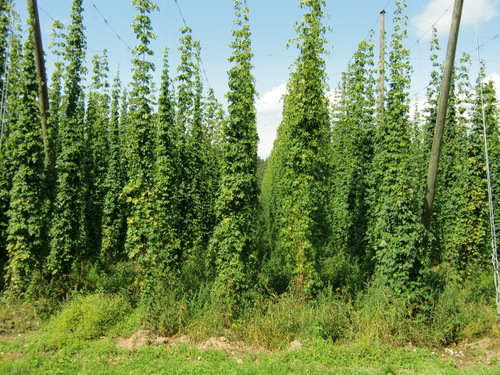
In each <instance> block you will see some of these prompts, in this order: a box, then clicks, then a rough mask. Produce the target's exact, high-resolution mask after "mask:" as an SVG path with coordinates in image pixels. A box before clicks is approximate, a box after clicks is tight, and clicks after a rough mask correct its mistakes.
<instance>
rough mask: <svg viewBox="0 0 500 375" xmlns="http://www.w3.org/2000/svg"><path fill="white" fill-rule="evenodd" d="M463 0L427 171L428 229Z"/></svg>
mask: <svg viewBox="0 0 500 375" xmlns="http://www.w3.org/2000/svg"><path fill="white" fill-rule="evenodd" d="M462 8H463V0H455V5H454V7H453V18H452V20H451V28H450V37H449V40H448V50H447V52H446V61H445V65H444V71H443V80H442V82H441V91H440V93H439V101H438V108H437V118H436V126H435V128H434V139H433V142H432V149H431V155H430V160H429V169H428V171H427V190H426V194H425V200H424V206H423V215H422V222H423V224H424V226H425V228H426V229H427V230H429V229H430V227H431V220H432V210H433V207H434V196H435V193H436V179H437V172H438V168H439V157H440V155H441V146H442V144H443V132H444V123H445V120H446V111H447V107H448V98H449V95H450V86H451V78H452V75H453V68H454V64H455V54H456V50H457V41H458V32H459V29H460V19H461V18H462Z"/></svg>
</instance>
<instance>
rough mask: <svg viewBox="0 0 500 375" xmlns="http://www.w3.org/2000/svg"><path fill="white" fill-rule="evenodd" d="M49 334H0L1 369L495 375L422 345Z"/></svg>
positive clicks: (494, 369)
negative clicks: (128, 342)
mask: <svg viewBox="0 0 500 375" xmlns="http://www.w3.org/2000/svg"><path fill="white" fill-rule="evenodd" d="M51 340H52V339H51V338H50V334H48V333H44V334H41V335H39V336H36V337H30V336H18V337H15V338H9V339H0V353H2V354H1V355H0V374H273V375H280V374H399V373H404V374H462V373H471V374H495V373H497V374H498V373H500V367H499V366H498V365H497V364H493V365H482V366H469V367H468V369H460V368H457V361H456V359H454V358H451V359H450V358H442V357H441V356H440V355H438V354H435V353H433V352H431V350H430V349H426V348H395V347H391V346H385V345H376V346H374V345H368V344H341V345H334V344H329V343H326V342H323V341H317V342H314V343H309V344H305V345H304V346H303V347H302V348H299V349H292V350H290V349H286V350H280V351H277V352H274V353H269V352H264V351H261V352H258V353H257V352H256V353H254V354H252V353H243V352H241V353H227V352H225V351H217V350H214V349H205V350H200V349H197V348H195V347H190V346H186V345H174V346H165V345H158V346H143V347H142V348H140V349H138V350H128V349H122V348H119V347H118V346H117V345H116V344H115V343H114V342H113V341H112V340H111V339H108V338H105V339H100V340H84V339H80V338H78V337H75V336H72V337H66V340H65V341H64V342H62V343H61V344H60V345H59V346H57V348H56V347H54V346H53V343H52V342H51Z"/></svg>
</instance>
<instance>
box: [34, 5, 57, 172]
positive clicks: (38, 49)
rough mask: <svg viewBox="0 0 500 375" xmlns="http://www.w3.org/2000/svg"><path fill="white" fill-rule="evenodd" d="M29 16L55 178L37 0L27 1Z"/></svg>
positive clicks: (46, 145) (44, 133)
mask: <svg viewBox="0 0 500 375" xmlns="http://www.w3.org/2000/svg"><path fill="white" fill-rule="evenodd" d="M27 2H28V14H29V16H30V20H31V21H30V24H31V34H32V37H33V45H34V49H35V56H34V58H35V67H36V74H37V78H38V94H39V95H38V96H39V105H40V114H41V116H40V118H41V120H40V121H41V126H42V139H43V146H44V150H45V157H46V162H47V165H48V169H49V171H50V173H51V175H52V177H55V173H56V172H55V171H56V168H55V155H54V152H53V150H52V147H51V145H50V141H49V126H50V124H49V121H48V119H49V114H50V113H49V109H50V108H49V91H48V85H47V73H46V71H45V59H44V53H43V44H42V33H41V31H40V17H39V15H38V4H37V0H27Z"/></svg>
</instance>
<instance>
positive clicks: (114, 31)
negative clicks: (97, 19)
mask: <svg viewBox="0 0 500 375" xmlns="http://www.w3.org/2000/svg"><path fill="white" fill-rule="evenodd" d="M89 1H90V3H91V4H92V6H93V7H94V9H95V10H96V11H97V13H98V14H99V15H100V16H101V18H102V19H103V20H104V23H105V24H106V26H108V27H109V29H110V30H111V31H112V32H113V33H114V34H115V36H116V38H117V39H118V40H119V41H120V42H122V43H123V45H124V46H125V47H127V49H128V50H129V51H132V48H131V47H130V46H129V45H128V44H127V42H125V40H124V39H123V38H122V37H121V36H120V34H118V32H117V31H116V30H115V29H114V27H113V26H111V24H110V23H109V21H108V20H107V19H106V17H104V15H103V14H102V13H101V11H100V10H99V8H98V7H97V5H95V3H94V1H93V0H89Z"/></svg>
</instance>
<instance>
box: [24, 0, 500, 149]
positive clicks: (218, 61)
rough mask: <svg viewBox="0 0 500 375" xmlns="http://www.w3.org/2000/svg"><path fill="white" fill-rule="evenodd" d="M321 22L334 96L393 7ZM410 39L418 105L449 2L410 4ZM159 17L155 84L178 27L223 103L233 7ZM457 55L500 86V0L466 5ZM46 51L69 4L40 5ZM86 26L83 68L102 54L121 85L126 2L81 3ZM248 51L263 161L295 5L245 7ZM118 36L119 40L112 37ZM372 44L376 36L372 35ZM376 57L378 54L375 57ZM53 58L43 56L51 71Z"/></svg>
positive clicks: (217, 3) (184, 0)
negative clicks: (188, 35) (189, 34)
mask: <svg viewBox="0 0 500 375" xmlns="http://www.w3.org/2000/svg"><path fill="white" fill-rule="evenodd" d="M326 2H327V6H326V9H325V11H326V13H327V14H329V16H330V17H329V18H328V19H327V20H326V23H327V25H328V26H330V27H331V29H332V31H331V32H329V33H328V34H327V37H328V39H329V41H330V44H329V46H328V48H329V49H330V51H331V53H330V54H329V55H328V56H327V57H326V62H327V74H328V77H329V82H330V86H331V88H332V89H335V88H336V87H337V86H338V82H339V81H340V77H341V73H342V71H344V70H345V69H346V67H347V65H348V62H349V60H350V58H351V56H352V54H353V53H354V51H355V50H356V48H357V45H358V43H359V42H360V41H362V40H363V39H365V38H366V37H367V36H368V33H369V31H370V29H372V28H373V29H374V30H375V31H376V33H378V28H379V24H378V22H379V13H380V11H381V10H383V9H385V10H386V12H387V13H386V27H387V33H388V34H390V33H391V32H392V18H393V11H394V8H395V4H394V0H351V1H344V0H337V1H333V0H327V1H326ZM407 2H408V8H407V12H406V13H407V15H408V17H409V29H408V30H409V36H408V39H407V43H406V44H407V47H409V48H410V50H411V59H412V60H411V61H412V64H413V67H414V70H415V71H414V74H413V79H412V97H414V98H415V99H416V100H419V99H420V98H422V97H423V96H424V95H425V87H426V85H427V83H428V81H429V70H430V68H429V55H430V53H429V43H428V40H429V37H430V30H431V28H432V25H436V26H438V27H439V28H440V34H439V36H440V38H441V46H442V50H443V56H442V57H444V51H445V50H446V43H447V31H448V29H449V19H450V18H451V11H452V9H453V0H408V1H407ZM156 3H157V4H158V5H159V7H160V11H159V12H157V13H155V14H153V15H152V24H153V28H154V31H155V33H156V35H157V40H156V41H154V42H153V43H152V48H153V50H155V51H156V56H155V57H154V61H155V63H156V64H157V72H156V74H155V76H156V80H157V81H158V82H159V78H158V77H159V75H160V71H161V60H162V52H163V49H164V47H165V46H168V47H169V48H170V51H171V52H170V55H171V56H170V65H171V75H173V76H174V75H175V67H176V66H177V61H178V57H179V56H178V55H179V54H178V51H177V48H178V45H179V44H178V38H179V31H178V30H179V28H180V27H182V26H183V25H184V20H185V22H186V23H187V25H188V26H189V27H191V28H192V30H193V37H194V38H195V39H199V40H200V42H201V47H202V60H203V66H204V71H205V73H206V81H205V85H206V86H210V87H212V88H213V89H214V90H215V93H216V95H217V96H218V97H219V99H220V100H221V101H223V100H224V94H225V92H226V90H227V74H226V72H227V70H228V69H229V67H230V65H229V63H228V62H227V58H228V57H229V55H230V53H231V51H230V49H229V47H228V45H229V43H230V41H231V29H232V28H233V23H232V22H233V7H232V1H231V0H177V1H175V0H157V1H156ZM465 3H466V5H465V9H464V13H463V18H462V27H461V31H460V37H459V46H458V53H459V54H461V53H462V52H468V53H470V54H471V55H472V58H473V60H474V68H473V70H472V71H471V77H472V78H473V79H474V80H475V74H476V72H477V70H476V69H477V68H476V67H477V60H478V53H477V46H478V45H479V46H481V48H480V49H479V51H480V56H481V58H482V59H484V60H486V62H487V65H488V75H492V76H493V77H496V78H497V79H499V82H500V76H499V74H500V22H499V20H500V0H465ZM38 5H39V8H40V11H39V13H40V18H41V23H42V30H43V34H44V35H43V38H44V44H45V46H48V44H49V41H50V38H49V34H50V25H51V24H52V22H53V19H58V20H60V21H62V22H63V23H64V24H68V23H69V13H70V7H71V0H38ZM83 5H84V8H85V13H84V19H85V21H84V22H85V25H86V35H87V44H88V55H87V57H88V61H90V60H91V58H92V56H93V55H94V54H96V53H100V51H102V50H103V49H107V50H108V56H109V59H110V68H111V74H112V75H115V74H116V71H117V69H118V65H119V66H120V72H121V73H120V75H121V78H122V80H123V81H124V82H127V81H128V80H129V78H130V76H131V72H130V69H131V64H130V53H129V49H128V48H129V47H133V46H134V45H135V44H136V42H135V37H134V34H133V32H132V29H131V27H130V25H131V22H132V17H133V16H134V15H135V10H134V8H133V7H132V5H131V1H130V0H83ZM248 5H249V7H250V23H251V32H252V48H253V52H254V55H255V56H254V60H253V64H254V70H253V74H254V76H255V78H256V85H257V90H258V92H259V97H258V98H257V102H256V104H257V110H258V128H259V135H260V139H261V143H260V146H259V154H260V155H261V156H263V157H266V156H268V155H269V152H270V149H271V147H272V142H273V139H274V134H275V129H276V127H277V125H278V124H279V122H280V119H281V101H280V98H281V96H282V95H283V93H284V89H285V84H286V82H287V80H288V76H289V73H290V66H291V65H292V63H293V61H294V59H295V58H296V56H297V51H296V49H295V48H293V47H291V48H289V49H287V48H286V44H287V41H288V40H289V39H290V38H293V37H294V36H295V32H294V29H293V24H294V22H296V21H299V20H300V19H301V17H302V11H301V9H300V8H299V7H298V5H297V1H296V0H248ZM16 6H17V8H18V11H19V12H20V13H21V16H22V17H23V18H24V17H25V14H26V12H25V9H24V7H25V2H24V1H18V2H17V5H16ZM117 35H118V36H119V37H118V36H117ZM375 38H376V40H378V35H375ZM377 53H378V52H377ZM53 62H54V57H52V56H50V55H49V56H47V65H48V69H49V71H50V67H51V65H52V64H53Z"/></svg>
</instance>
